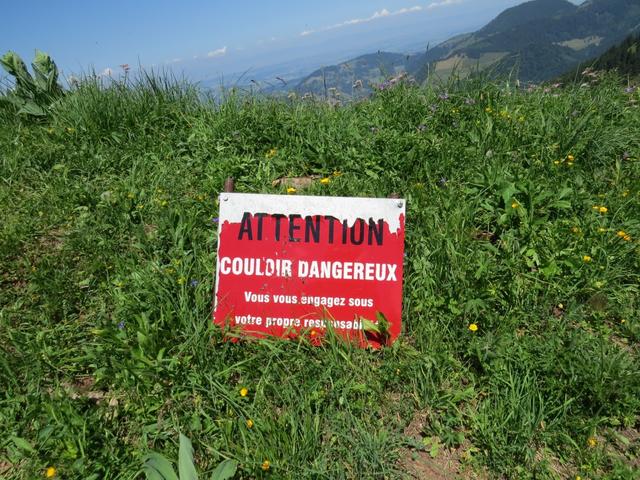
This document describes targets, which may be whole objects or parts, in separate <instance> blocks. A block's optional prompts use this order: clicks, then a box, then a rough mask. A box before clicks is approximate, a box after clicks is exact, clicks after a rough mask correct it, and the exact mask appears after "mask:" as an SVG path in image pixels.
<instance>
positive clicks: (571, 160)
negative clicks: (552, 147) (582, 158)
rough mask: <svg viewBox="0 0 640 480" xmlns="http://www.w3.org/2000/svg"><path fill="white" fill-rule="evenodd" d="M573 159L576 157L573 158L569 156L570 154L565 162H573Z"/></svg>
mask: <svg viewBox="0 0 640 480" xmlns="http://www.w3.org/2000/svg"><path fill="white" fill-rule="evenodd" d="M575 159H576V157H574V156H573V155H571V154H569V155H567V160H568V161H569V162H573V161H574V160H575Z"/></svg>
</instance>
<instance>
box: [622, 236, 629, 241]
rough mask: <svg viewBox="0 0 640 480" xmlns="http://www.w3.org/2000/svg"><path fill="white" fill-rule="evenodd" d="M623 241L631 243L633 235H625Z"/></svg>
mask: <svg viewBox="0 0 640 480" xmlns="http://www.w3.org/2000/svg"><path fill="white" fill-rule="evenodd" d="M622 239H623V240H624V241H625V242H630V241H631V235H625V236H624V237H622Z"/></svg>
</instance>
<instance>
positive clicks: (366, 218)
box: [214, 193, 405, 347]
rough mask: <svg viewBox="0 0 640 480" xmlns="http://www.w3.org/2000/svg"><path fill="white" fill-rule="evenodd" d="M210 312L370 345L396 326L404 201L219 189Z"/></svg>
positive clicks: (237, 329)
mask: <svg viewBox="0 0 640 480" xmlns="http://www.w3.org/2000/svg"><path fill="white" fill-rule="evenodd" d="M220 197H221V198H220V200H221V201H220V221H219V224H218V258H217V268H216V295H215V308H214V322H215V323H216V324H217V325H219V326H221V327H223V328H229V329H230V330H231V331H232V332H234V334H238V335H250V336H257V337H264V336H280V337H287V338H291V337H295V336H298V335H301V334H302V335H304V334H308V335H309V336H310V337H313V338H312V339H313V340H316V342H314V343H317V340H318V337H320V338H321V337H322V336H323V335H324V334H325V333H326V332H327V329H332V330H333V331H335V332H336V333H337V334H338V335H341V336H343V337H345V338H348V339H351V340H353V341H355V342H357V343H358V344H359V345H360V346H363V347H365V346H369V345H370V346H374V347H378V346H380V345H381V344H388V343H390V342H393V341H394V340H395V339H396V338H397V337H398V335H399V334H400V330H401V314H402V274H403V253H404V228H405V202H404V200H401V199H382V198H348V197H308V196H283V195H256V194H240V193H222V194H221V195H220Z"/></svg>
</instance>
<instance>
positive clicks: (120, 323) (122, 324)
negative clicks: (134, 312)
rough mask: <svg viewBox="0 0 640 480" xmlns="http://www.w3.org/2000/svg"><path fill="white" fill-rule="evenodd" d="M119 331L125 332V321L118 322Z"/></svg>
mask: <svg viewBox="0 0 640 480" xmlns="http://www.w3.org/2000/svg"><path fill="white" fill-rule="evenodd" d="M118 330H124V320H121V321H120V322H118Z"/></svg>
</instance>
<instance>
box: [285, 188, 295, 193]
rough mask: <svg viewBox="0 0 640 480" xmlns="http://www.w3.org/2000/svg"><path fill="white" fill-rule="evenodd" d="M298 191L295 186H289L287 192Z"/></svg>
mask: <svg viewBox="0 0 640 480" xmlns="http://www.w3.org/2000/svg"><path fill="white" fill-rule="evenodd" d="M296 192H297V190H296V189H295V188H293V187H289V188H287V193H296Z"/></svg>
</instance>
